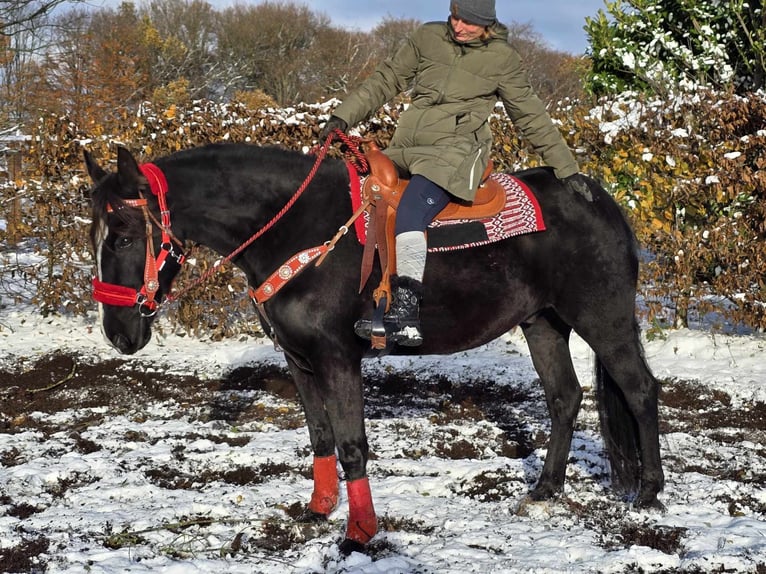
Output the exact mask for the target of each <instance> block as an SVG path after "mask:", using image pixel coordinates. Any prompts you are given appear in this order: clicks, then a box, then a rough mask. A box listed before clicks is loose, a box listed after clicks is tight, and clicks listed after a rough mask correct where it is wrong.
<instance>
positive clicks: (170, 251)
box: [93, 163, 184, 316]
mask: <svg viewBox="0 0 766 574" xmlns="http://www.w3.org/2000/svg"><path fill="white" fill-rule="evenodd" d="M139 169H140V170H141V173H143V174H144V176H145V177H146V179H147V180H149V189H151V191H152V193H153V194H154V195H155V196H156V197H157V201H158V202H159V206H160V221H159V222H157V221H156V220H155V219H154V217H153V216H152V214H151V212H150V211H149V208H148V206H147V201H146V198H144V197H143V196H142V197H141V198H140V199H130V200H126V201H125V203H126V204H127V205H129V206H130V207H140V208H141V210H142V211H143V213H144V220H145V222H146V263H145V264H144V284H143V286H142V287H141V289H140V290H136V289H133V288H131V287H125V286H123V285H115V284H114V283H104V282H103V281H101V280H100V279H99V278H98V277H94V278H93V298H94V299H95V300H96V301H98V302H99V303H106V304H107V305H117V306H120V307H132V306H133V305H138V306H139V308H140V309H141V312H142V314H143V315H145V316H151V315H153V314H154V313H155V312H156V310H157V301H156V300H155V298H154V297H155V295H156V294H157V290H158V289H159V288H160V282H159V278H158V275H159V272H160V271H161V270H162V268H163V267H164V266H165V262H166V261H167V258H168V256H171V257H172V258H173V259H175V260H176V262H178V263H179V264H181V263H183V262H184V254H183V253H179V252H176V251H175V250H174V248H173V241H174V238H173V236H172V235H171V233H170V211H169V210H168V203H167V197H166V196H167V192H168V182H167V180H166V179H165V175H164V174H163V173H162V171H160V169H159V168H158V167H157V166H156V165H154V164H153V163H145V164H143V165H140V166H139ZM109 210H110V211H111V207H109ZM152 222H155V223H157V224H158V227H159V228H160V230H161V232H162V244H161V245H160V252H159V253H158V254H157V256H156V257H155V256H154V240H153V239H152V237H153V233H152V231H153V229H152ZM176 241H177V240H176ZM144 309H146V310H147V312H144Z"/></svg>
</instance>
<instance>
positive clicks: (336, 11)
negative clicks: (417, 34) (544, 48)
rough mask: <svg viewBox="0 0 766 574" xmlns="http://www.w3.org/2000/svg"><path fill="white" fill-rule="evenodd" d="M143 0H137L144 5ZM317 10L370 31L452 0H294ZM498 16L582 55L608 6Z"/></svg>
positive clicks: (514, 3) (541, 4)
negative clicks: (588, 33) (595, 20)
mask: <svg viewBox="0 0 766 574" xmlns="http://www.w3.org/2000/svg"><path fill="white" fill-rule="evenodd" d="M143 1H144V0H134V3H135V4H136V5H137V6H141V5H142V3H143ZM207 1H208V2H209V3H210V4H211V5H213V6H214V7H215V8H217V9H220V8H223V7H226V6H230V5H232V4H234V3H235V2H239V3H240V4H251V3H252V4H259V3H260V0H207ZM293 1H294V2H295V3H296V4H305V5H307V6H308V7H309V8H311V9H312V10H313V11H315V12H320V13H323V14H325V15H327V16H328V17H329V18H330V20H331V21H332V22H333V24H336V25H338V26H342V27H344V28H356V29H359V30H370V29H371V28H373V27H374V26H375V25H376V24H378V23H379V22H380V21H381V20H382V19H383V18H385V17H386V16H391V17H393V18H414V19H416V20H420V21H422V22H428V21H430V20H443V19H446V17H447V15H448V14H449V4H450V0H374V1H372V0H305V1H301V0H293ZM92 3H93V4H94V5H99V4H101V5H105V6H112V7H113V6H116V5H118V4H119V3H120V0H93V1H92ZM496 6H497V17H498V20H500V21H501V22H504V23H509V22H518V23H519V24H531V25H532V28H533V29H534V30H535V31H536V32H537V33H539V34H540V36H541V37H542V38H543V39H544V40H545V41H546V42H547V43H548V44H549V45H550V46H551V47H552V48H555V49H557V50H562V51H565V52H570V53H573V54H582V53H583V52H584V51H585V48H586V46H587V41H586V37H585V32H584V31H583V26H584V25H585V17H586V16H595V15H596V13H597V12H598V10H599V9H605V3H604V0H497V1H496Z"/></svg>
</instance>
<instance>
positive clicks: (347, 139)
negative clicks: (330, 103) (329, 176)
mask: <svg viewBox="0 0 766 574" xmlns="http://www.w3.org/2000/svg"><path fill="white" fill-rule="evenodd" d="M336 137H337V138H338V139H340V140H341V141H342V142H343V143H345V144H346V145H347V146H348V148H349V150H350V151H351V153H352V154H353V155H354V158H355V159H356V161H358V162H359V163H360V164H361V165H362V166H363V169H360V171H362V172H366V171H367V170H368V169H369V168H368V166H367V160H366V158H365V157H364V154H363V153H362V152H361V151H360V149H359V141H360V139H359V138H353V137H351V136H347V135H346V134H344V133H343V132H341V131H340V130H335V131H334V132H331V133H330V134H329V135H328V136H327V139H325V141H324V143H323V144H322V146H321V147H319V148H318V150H317V147H316V146H315V147H314V148H312V150H311V151H312V152H315V151H316V152H317V157H316V161H314V165H313V167H312V168H311V171H309V174H308V175H307V176H306V179H305V180H304V181H303V183H302V184H301V186H300V187H299V188H298V189H297V191H296V192H295V193H294V194H293V196H292V197H291V198H290V200H289V201H288V202H287V203H286V204H285V206H284V207H283V208H282V209H281V210H279V213H277V214H276V215H275V216H274V217H272V218H271V220H269V222H268V223H267V224H266V225H264V226H263V227H262V228H261V229H259V230H258V231H257V232H256V233H254V234H253V235H252V236H251V237H250V239H248V240H247V241H245V242H244V243H243V244H242V245H240V246H239V247H237V248H236V249H235V250H234V251H232V252H231V253H229V254H228V255H227V256H226V257H224V258H223V259H221V260H220V261H218V262H216V264H215V265H214V266H213V267H211V268H210V269H208V270H207V271H206V272H205V273H203V274H202V275H201V276H200V277H198V278H197V279H196V280H194V281H193V282H192V283H190V284H189V285H187V286H186V287H184V288H183V289H181V290H179V291H177V292H175V293H171V294H170V295H168V297H167V301H168V302H170V301H175V300H177V299H179V298H181V296H183V295H185V294H186V293H188V292H189V291H190V290H191V289H193V288H194V287H196V286H197V285H199V284H200V283H203V282H204V281H207V280H208V279H209V278H210V277H212V276H213V274H214V273H215V272H216V271H218V270H219V269H221V268H222V265H223V264H224V263H228V262H230V261H231V260H232V259H234V258H235V257H236V256H237V255H239V254H240V253H242V252H243V251H244V250H245V249H247V248H248V247H249V246H250V245H251V244H252V243H253V242H254V241H255V240H256V239H258V238H259V237H261V236H262V235H263V234H264V233H266V232H267V231H268V230H269V229H271V228H272V227H273V226H274V225H275V224H276V223H277V221H279V220H280V219H281V218H282V217H283V216H284V215H285V213H287V212H288V211H289V210H290V208H292V206H293V205H295V202H296V201H298V199H299V198H300V196H301V195H303V192H304V191H306V188H307V187H308V186H309V184H310V183H311V181H312V180H313V179H314V176H315V175H316V174H317V171H319V166H320V165H321V164H322V162H323V161H324V159H325V157H326V156H327V151H328V150H329V149H330V145H331V144H332V140H333V139H334V138H336Z"/></svg>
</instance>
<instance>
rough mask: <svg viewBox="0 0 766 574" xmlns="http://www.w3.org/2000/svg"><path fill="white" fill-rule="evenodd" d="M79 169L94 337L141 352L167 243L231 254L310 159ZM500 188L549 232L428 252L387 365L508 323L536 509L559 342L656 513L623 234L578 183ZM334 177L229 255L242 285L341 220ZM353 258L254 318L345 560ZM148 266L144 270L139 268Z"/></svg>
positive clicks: (561, 408) (360, 444)
mask: <svg viewBox="0 0 766 574" xmlns="http://www.w3.org/2000/svg"><path fill="white" fill-rule="evenodd" d="M85 159H86V164H87V167H88V171H89V173H90V176H91V178H92V179H93V180H94V182H95V186H94V188H93V191H92V204H93V224H92V229H91V237H92V240H93V247H94V252H95V254H96V258H97V263H98V277H97V278H96V279H94V285H95V288H96V292H97V293H99V292H100V295H101V296H100V297H98V296H97V299H99V301H100V302H101V304H100V305H99V310H100V313H101V321H102V328H103V331H104V334H105V336H106V337H107V338H108V340H109V341H110V342H111V344H112V345H113V346H114V347H116V348H117V349H118V350H119V351H120V352H122V353H126V354H131V353H135V352H136V351H138V350H139V349H141V348H142V347H143V346H144V345H146V344H147V342H148V341H149V339H150V335H151V324H152V320H153V316H152V315H153V314H152V313H151V312H147V310H149V311H151V309H152V308H153V306H154V303H155V302H156V301H160V300H161V299H162V298H163V297H165V296H167V294H168V292H169V290H170V286H171V283H172V280H173V278H174V276H175V275H176V274H177V272H178V269H179V267H180V261H181V260H182V257H181V256H180V249H179V247H178V245H180V244H181V243H183V242H195V243H199V244H203V245H206V246H208V247H210V248H211V249H213V250H215V251H216V252H218V253H220V254H222V255H228V254H231V253H232V252H233V251H234V250H236V249H237V247H238V246H240V245H241V244H242V243H243V242H245V241H246V240H247V239H248V238H251V237H252V236H253V234H254V232H256V231H257V230H259V229H262V228H264V226H266V225H267V223H270V222H272V220H274V217H275V214H278V213H280V211H281V210H282V211H284V210H283V208H284V207H285V205H286V204H287V203H288V200H290V199H291V197H293V196H294V193H295V191H296V190H297V189H299V188H300V187H301V185H302V183H303V182H305V181H306V177H307V174H308V173H309V171H310V168H311V167H312V162H314V161H315V159H314V158H313V157H311V156H307V155H304V154H301V153H299V152H295V151H287V150H284V149H278V148H270V147H258V146H251V145H244V144H242V145H240V144H213V145H207V146H203V147H199V148H194V149H189V150H186V151H181V152H178V153H174V154H172V155H169V156H167V157H162V158H159V159H157V160H156V161H155V162H154V164H153V165H154V166H156V168H158V169H156V170H155V171H151V172H149V171H147V170H146V169H145V166H139V165H138V164H137V162H136V160H135V159H134V158H133V156H132V155H131V154H130V153H129V152H128V151H126V150H125V149H124V148H120V149H119V150H118V156H117V171H116V173H107V172H105V171H104V170H103V169H102V168H101V167H99V165H98V164H97V163H96V162H95V161H94V159H93V158H92V157H91V155H90V154H89V153H87V152H86V153H85ZM514 175H515V176H516V177H518V178H519V179H520V180H521V181H523V182H524V183H525V184H526V185H527V186H528V187H529V188H530V189H531V190H533V191H534V193H535V195H536V196H537V199H538V201H539V203H540V206H541V209H542V212H543V216H544V218H545V222H546V225H547V228H548V230H547V231H544V232H540V233H532V234H528V235H522V236H518V237H514V238H511V239H505V240H502V241H499V242H496V243H491V244H488V245H483V246H479V247H474V248H471V249H467V250H459V251H448V252H443V253H431V254H429V256H428V260H427V266H426V271H425V277H424V286H425V291H424V297H423V305H422V309H421V320H422V331H423V335H424V342H423V345H422V346H421V347H418V348H414V349H413V348H395V349H394V350H393V352H394V353H396V354H448V353H454V352H456V351H461V350H465V349H469V348H472V347H476V346H478V345H482V344H484V343H487V342H489V341H492V340H493V339H495V338H497V337H499V336H500V335H502V334H503V333H505V332H507V331H508V330H510V329H511V328H512V327H514V326H516V325H520V326H521V328H522V329H523V332H524V335H525V337H526V340H527V343H528V345H529V350H530V354H531V357H532V361H533V363H534V366H535V369H536V370H537V372H538V374H539V376H540V380H541V382H542V384H543V387H544V389H545V397H546V401H547V404H548V409H549V412H550V417H551V436H550V444H549V448H548V453H547V456H546V459H545V464H544V466H543V469H542V473H541V475H540V477H539V479H538V481H537V484H536V485H535V487H534V488H533V489H532V491H531V493H530V497H531V498H532V499H533V500H542V499H548V498H550V497H552V496H554V495H555V494H556V493H558V492H560V491H561V490H562V488H563V484H564V477H565V470H566V464H567V458H568V454H569V449H570V444H571V439H572V433H573V429H574V424H575V419H576V416H577V413H578V410H579V407H580V402H581V398H582V390H581V388H580V385H579V383H578V381H577V378H576V375H575V372H574V369H573V366H572V361H571V356H570V353H569V347H568V340H569V335H570V333H571V331H572V330H574V331H575V332H576V333H578V334H579V335H580V336H581V337H582V338H583V339H584V340H585V341H586V342H587V343H588V345H590V347H591V348H592V349H593V351H595V354H596V382H597V385H596V393H597V396H598V408H599V413H600V417H601V428H602V434H603V435H604V439H605V445H606V450H607V453H608V457H609V461H610V464H611V469H612V475H613V484H614V486H615V487H617V488H618V489H619V490H620V491H622V492H624V493H626V494H627V495H628V498H629V499H632V500H633V502H635V503H636V504H637V505H639V506H658V505H659V502H658V500H657V494H658V493H659V492H660V490H661V489H662V487H663V481H664V478H663V471H662V466H661V461H660V447H659V429H658V392H659V389H658V387H659V386H658V383H657V381H656V379H655V378H654V377H653V376H652V374H651V372H650V370H649V368H648V367H647V365H646V362H645V360H644V358H643V353H642V348H641V344H640V339H639V330H638V325H637V321H636V318H635V297H636V281H637V270H638V259H637V254H636V252H637V249H636V242H635V239H634V236H633V233H632V231H631V229H630V227H629V225H628V224H627V222H626V220H625V218H624V216H623V214H622V212H621V211H620V209H619V207H618V205H617V204H616V203H615V202H614V201H613V199H612V198H611V197H610V196H609V195H608V194H607V192H606V191H605V190H604V189H603V188H602V187H601V186H600V185H598V184H597V183H596V182H595V181H592V182H591V183H590V187H591V192H592V194H593V201H592V202H588V201H586V200H585V199H584V198H583V197H581V196H580V195H577V194H573V193H571V192H569V191H568V190H567V189H566V188H565V187H563V186H562V184H561V183H560V182H559V181H558V180H557V179H556V177H555V176H554V175H553V173H552V171H551V170H550V169H547V168H535V169H529V170H525V171H522V172H519V173H516V174H514ZM163 178H165V179H166V182H164V181H163V182H161V183H162V186H164V185H165V184H166V185H167V189H168V190H169V191H168V192H167V195H166V196H165V194H164V191H161V192H160V193H159V194H157V195H155V193H152V192H151V191H155V192H156V189H154V186H150V183H155V184H156V183H157V182H158V181H159V180H162V179H163ZM349 178H350V176H349V172H348V170H347V167H346V165H345V164H344V162H343V161H341V160H338V159H327V160H326V161H324V162H323V163H322V164H321V166H320V167H319V170H318V172H316V176H315V177H314V178H313V180H311V183H310V185H308V187H307V188H306V189H305V192H304V193H303V194H302V195H301V196H300V198H299V199H298V200H297V201H295V203H294V205H292V207H290V208H289V209H287V211H284V212H283V214H282V215H281V216H280V217H278V220H277V221H276V223H274V224H273V226H271V227H270V228H269V229H268V231H266V232H265V233H263V234H262V236H260V237H259V238H258V239H257V240H256V241H254V242H253V243H252V244H251V245H249V246H248V247H247V248H246V249H244V250H242V251H241V253H239V254H238V255H236V257H234V258H233V262H234V264H235V265H237V266H238V267H239V268H240V269H241V270H242V271H243V272H244V273H245V275H246V276H247V279H248V281H249V282H250V284H251V285H253V286H257V285H260V284H261V283H262V282H264V280H265V279H266V278H267V277H269V276H270V275H271V274H272V273H273V272H274V271H275V270H276V269H279V268H280V267H281V266H282V265H283V263H285V261H286V260H288V259H289V258H291V257H292V256H293V255H295V254H296V253H299V252H301V251H303V250H304V249H306V248H310V247H313V246H317V245H322V244H324V243H325V242H327V240H328V239H329V238H331V237H333V236H334V235H335V234H336V232H337V230H338V229H339V227H341V226H342V225H343V224H344V223H345V222H346V221H347V220H348V219H349V217H350V216H351V213H352V207H351V202H350V200H349V195H348V189H349ZM152 179H154V180H157V181H154V182H150V181H148V180H152ZM163 229H164V231H163ZM350 235H351V234H350ZM147 247H148V249H147ZM361 258H362V247H361V246H360V245H359V243H358V241H357V240H356V239H355V238H354V237H351V236H346V237H344V238H342V239H341V240H340V241H339V242H338V243H337V245H335V248H334V250H332V251H331V252H330V253H329V254H328V255H327V257H326V260H325V261H324V262H323V263H322V265H321V266H319V267H315V266H309V267H308V268H306V270H305V271H304V272H303V273H302V274H300V275H298V276H297V277H295V278H294V279H293V280H291V281H290V282H289V283H287V284H286V285H285V286H284V287H283V288H282V290H281V291H280V292H279V293H277V294H276V295H275V296H274V297H272V298H271V299H269V300H268V301H267V302H266V303H265V304H264V306H263V307H262V308H261V314H260V318H261V321H262V322H263V323H264V325H267V326H268V329H267V330H268V331H269V332H270V333H271V334H272V335H273V336H275V337H276V339H277V340H278V343H279V345H280V347H281V348H282V349H283V350H284V351H285V358H286V360H287V364H288V366H289V369H290V372H291V374H292V376H293V379H294V381H295V384H296V386H297V389H298V392H299V394H300V397H301V400H302V402H303V407H304V409H305V414H306V421H307V424H308V430H309V435H310V440H311V446H312V449H313V452H314V492H313V495H312V497H311V501H310V503H309V505H308V510H309V511H310V513H313V514H314V515H315V516H326V515H327V514H329V513H330V512H331V511H332V510H333V509H334V507H335V506H336V504H337V501H338V477H337V469H336V453H337V458H338V459H339V460H340V463H341V466H342V468H343V471H344V473H345V478H346V480H347V485H346V486H347V490H348V496H349V520H348V525H347V529H346V540H345V542H344V545H345V546H344V548H346V549H348V548H353V547H358V546H359V545H363V544H365V543H367V542H368V541H369V540H370V538H372V536H373V535H374V534H375V532H376V530H377V525H376V524H377V521H376V517H375V511H374V509H373V504H372V497H371V494H370V490H369V483H368V481H367V478H366V476H367V475H366V465H367V456H368V445H367V438H366V435H365V426H364V413H363V396H362V376H361V361H362V359H363V357H364V356H365V355H366V354H367V353H368V352H369V350H370V342H369V341H365V340H362V339H360V338H358V337H357V336H356V335H355V334H354V322H355V321H356V320H357V319H359V318H360V317H362V316H367V317H369V316H370V314H371V311H372V305H373V303H372V300H373V297H372V290H373V288H374V287H375V286H376V285H377V283H378V281H379V279H380V269H375V270H374V271H373V276H372V277H371V280H370V281H369V282H368V283H367V285H368V286H367V287H366V288H365V290H364V291H363V292H362V293H361V294H360V293H359V289H358V287H359V277H360V262H361ZM155 259H156V260H157V261H160V263H159V264H157V263H156V262H155ZM155 265H156V266H158V267H161V269H159V271H153V267H155Z"/></svg>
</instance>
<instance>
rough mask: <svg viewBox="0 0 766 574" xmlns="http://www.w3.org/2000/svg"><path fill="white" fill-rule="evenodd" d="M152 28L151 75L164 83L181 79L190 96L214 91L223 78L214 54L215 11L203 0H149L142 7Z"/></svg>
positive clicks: (203, 96) (194, 96) (202, 96)
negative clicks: (153, 34) (145, 6)
mask: <svg viewBox="0 0 766 574" xmlns="http://www.w3.org/2000/svg"><path fill="white" fill-rule="evenodd" d="M146 15H147V17H148V19H149V21H150V22H151V26H152V28H153V29H154V30H156V32H157V35H156V37H153V38H152V40H151V41H152V43H153V44H154V45H155V46H156V48H157V49H156V50H154V51H153V54H152V59H153V62H152V67H153V74H152V75H153V79H154V81H155V83H158V84H161V85H167V84H169V83H171V82H175V81H180V80H184V81H186V82H187V84H188V90H189V95H190V96H191V97H192V98H206V97H212V96H213V95H214V91H215V88H216V87H217V86H220V85H221V83H223V82H225V79H224V78H222V77H221V70H222V69H223V68H222V67H221V66H219V65H218V60H217V58H216V54H215V46H216V41H217V38H216V13H215V11H214V10H213V8H212V6H211V5H210V4H209V3H208V2H206V1H205V0H152V1H151V2H150V3H149V6H148V8H147V9H146Z"/></svg>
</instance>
